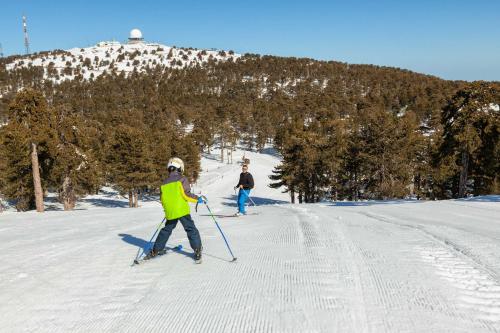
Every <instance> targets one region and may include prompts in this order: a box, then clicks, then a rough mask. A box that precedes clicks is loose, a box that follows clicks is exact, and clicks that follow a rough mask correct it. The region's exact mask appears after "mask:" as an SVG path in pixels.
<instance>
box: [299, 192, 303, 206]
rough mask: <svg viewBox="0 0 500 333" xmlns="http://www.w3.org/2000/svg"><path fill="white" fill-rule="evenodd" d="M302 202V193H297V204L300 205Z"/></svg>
mask: <svg viewBox="0 0 500 333" xmlns="http://www.w3.org/2000/svg"><path fill="white" fill-rule="evenodd" d="M302 201H303V200H302V191H299V204H301V203H302Z"/></svg>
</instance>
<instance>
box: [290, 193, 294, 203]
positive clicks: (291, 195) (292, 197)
mask: <svg viewBox="0 0 500 333" xmlns="http://www.w3.org/2000/svg"><path fill="white" fill-rule="evenodd" d="M290 201H291V202H292V203H293V204H294V203H295V191H294V190H290Z"/></svg>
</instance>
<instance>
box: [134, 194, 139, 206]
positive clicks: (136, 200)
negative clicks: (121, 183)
mask: <svg viewBox="0 0 500 333" xmlns="http://www.w3.org/2000/svg"><path fill="white" fill-rule="evenodd" d="M137 207H139V195H138V193H137V190H135V191H134V208H137Z"/></svg>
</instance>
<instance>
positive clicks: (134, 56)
mask: <svg viewBox="0 0 500 333" xmlns="http://www.w3.org/2000/svg"><path fill="white" fill-rule="evenodd" d="M240 57H241V55H240V54H236V53H234V52H233V51H223V50H202V49H194V48H177V47H170V46H166V45H162V44H158V43H137V44H121V43H119V42H100V43H98V44H97V45H95V46H91V47H86V48H72V49H69V50H67V51H61V50H59V51H50V52H42V53H39V54H33V55H29V56H23V57H20V58H17V59H15V60H14V61H12V62H10V63H8V64H7V65H6V68H7V70H14V69H18V68H29V67H42V68H43V69H44V76H45V78H47V79H49V80H52V81H53V82H56V83H58V82H61V81H64V80H72V79H74V78H75V77H76V76H79V75H81V76H82V77H83V78H84V79H87V80H88V79H90V78H96V77H98V76H100V75H102V74H105V73H121V72H123V73H124V74H125V75H128V74H130V73H131V72H133V71H137V72H144V71H146V70H147V69H148V68H155V67H156V66H160V67H167V68H184V67H194V66H203V65H204V64H206V63H207V62H209V61H214V62H218V61H236V60H237V59H238V58H240Z"/></svg>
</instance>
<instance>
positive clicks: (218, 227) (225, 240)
mask: <svg viewBox="0 0 500 333" xmlns="http://www.w3.org/2000/svg"><path fill="white" fill-rule="evenodd" d="M205 206H207V209H208V212H209V213H210V216H212V219H213V220H214V222H215V225H216V226H217V229H219V231H220V234H221V235H222V238H224V242H226V246H227V249H228V250H229V253H231V256H232V257H233V260H231V261H236V259H237V258H236V257H235V256H234V254H233V251H231V248H230V247H229V243H228V242H227V239H226V236H224V233H223V232H222V229H221V228H220V226H219V223H217V220H216V219H215V216H214V214H212V211H211V210H210V207H208V205H207V203H206V202H205Z"/></svg>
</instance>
